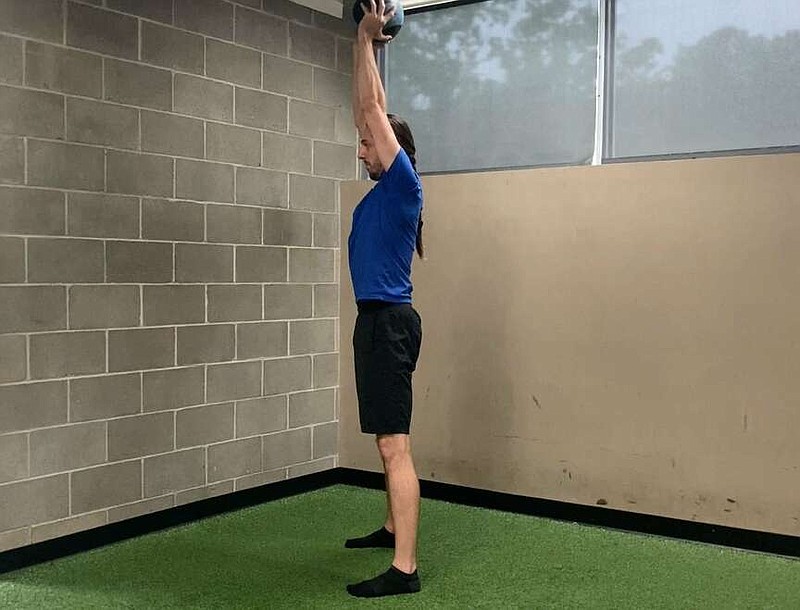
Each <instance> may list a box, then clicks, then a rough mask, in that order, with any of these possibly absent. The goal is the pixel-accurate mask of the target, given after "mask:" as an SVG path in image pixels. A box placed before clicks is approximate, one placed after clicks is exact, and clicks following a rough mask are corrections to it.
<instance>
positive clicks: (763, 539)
mask: <svg viewBox="0 0 800 610" xmlns="http://www.w3.org/2000/svg"><path fill="white" fill-rule="evenodd" d="M339 470H340V471H341V473H340V476H339V478H340V482H341V483H342V484H346V485H355V486H359V487H367V488H370V489H383V488H384V479H383V474H382V473H377V472H366V471H362V470H354V469H350V468H340V469H339ZM420 495H421V496H422V497H423V498H430V499H433V500H442V501H445V502H451V503H453V504H462V505H465V506H476V507H480V508H488V509H493V510H501V511H505V512H512V513H520V514H524V515H531V516H536V517H545V518H548V519H556V520H558V521H570V522H573V523H581V524H584V525H595V526H600V527H606V528H611V529H617V530H623V531H626V532H634V533H639V534H649V535H654V536H662V537H665V538H676V539H679V540H689V541H693V542H702V543H705V544H716V545H720V546H726V547H732V548H737V549H742V550H748V551H759V552H763V553H770V554H773V555H783V556H785V557H791V558H800V537H798V536H789V535H786V534H774V533H771V532H759V531H755V530H747V529H741V528H736V527H728V526H724V525H715V524H710V523H699V522H697V521H686V520H683V519H674V518H671V517H661V516H657V515H647V514H644V513H634V512H629V511H624V510H618V509H614V508H604V507H603V506H589V505H584V504H573V503H570V502H562V501H559V500H546V499H542V498H532V497H528V496H518V495H514V494H509V493H503V492H498V491H488V490H483V489H475V488H472V487H463V486H461V485H453V484H451V483H441V482H439V481H426V480H420Z"/></svg>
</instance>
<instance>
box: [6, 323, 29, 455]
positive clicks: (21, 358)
mask: <svg viewBox="0 0 800 610" xmlns="http://www.w3.org/2000/svg"><path fill="white" fill-rule="evenodd" d="M27 368H28V349H27V346H26V340H25V336H24V335H0V383H11V382H14V381H25V377H26V373H27ZM2 462H3V460H2V459H0V464H2ZM0 469H2V466H0Z"/></svg>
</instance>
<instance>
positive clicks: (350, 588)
mask: <svg viewBox="0 0 800 610" xmlns="http://www.w3.org/2000/svg"><path fill="white" fill-rule="evenodd" d="M420 588H421V584H420V582H419V576H418V575H417V571H416V570H414V572H413V573H412V574H406V573H405V572H401V571H400V570H398V569H397V568H396V567H394V566H391V567H390V568H389V569H388V570H386V572H384V573H383V574H380V575H379V576H376V577H375V578H371V579H370V580H365V581H363V582H360V583H358V584H356V585H347V592H348V593H349V594H350V595H353V596H355V597H383V596H385V595H400V594H402V593H416V592H417V591H419V590H420Z"/></svg>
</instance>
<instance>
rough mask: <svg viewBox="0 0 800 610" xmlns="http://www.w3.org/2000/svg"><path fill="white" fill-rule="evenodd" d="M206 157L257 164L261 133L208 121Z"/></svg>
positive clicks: (259, 162) (259, 159) (259, 161)
mask: <svg viewBox="0 0 800 610" xmlns="http://www.w3.org/2000/svg"><path fill="white" fill-rule="evenodd" d="M206 157H207V158H208V159H213V160H215V161H227V162H228V163H238V164H240V165H252V166H258V165H260V164H261V134H260V133H259V132H258V131H255V130H253V129H244V128H243V127H234V126H233V125H221V124H219V123H208V124H207V125H206ZM231 177H233V172H232V171H231ZM231 200H232V199H231Z"/></svg>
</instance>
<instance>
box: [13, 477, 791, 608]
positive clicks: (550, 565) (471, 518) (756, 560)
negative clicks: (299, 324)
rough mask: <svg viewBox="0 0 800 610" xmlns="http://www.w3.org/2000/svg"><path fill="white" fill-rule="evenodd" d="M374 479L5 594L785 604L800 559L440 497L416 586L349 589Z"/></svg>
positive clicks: (539, 604)
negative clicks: (353, 542)
mask: <svg viewBox="0 0 800 610" xmlns="http://www.w3.org/2000/svg"><path fill="white" fill-rule="evenodd" d="M384 509H385V502H384V497H383V494H382V493H381V492H377V491H372V490H365V489H360V488H354V487H347V486H341V485H339V486H334V487H329V488H326V489H322V490H318V491H314V492H309V493H306V494H302V495H299V496H294V497H291V498H286V499H283V500H278V501H274V502H270V503H267V504H264V505H261V506H257V507H253V508H249V509H244V510H240V511H237V512H234V513H229V514H226V515H221V516H218V517H213V518H209V519H205V520H203V521H199V522H196V523H192V524H188V525H185V526H181V527H177V528H174V529H171V530H166V531H163V532H158V533H154V534H150V535H146V536H142V537H140V538H136V539H133V540H128V541H125V542H120V543H118V544H114V545H111V546H108V547H104V548H100V549H96V550H93V551H89V552H86V553H82V554H80V555H75V556H72V557H67V558H64V559H60V560H57V561H53V562H50V563H47V564H42V565H38V566H34V567H31V568H27V569H24V570H20V571H17V572H12V573H9V574H5V575H3V576H0V607H4V608H5V607H8V608H15V609H25V608H36V609H37V610H41V609H49V608H80V609H81V610H85V609H90V608H103V609H106V608H142V609H144V608H147V609H155V608H326V609H327V608H351V607H356V606H363V607H377V606H380V607H385V608H389V607H391V608H406V607H409V608H410V607H414V608H613V609H615V610H617V609H622V608H636V609H637V610H638V609H642V608H704V609H705V608H725V609H726V610H727V609H731V608H758V609H766V608H786V609H789V608H793V609H796V608H798V606H799V605H800V561H795V560H791V559H786V558H781V557H775V556H771V555H764V554H757V553H750V552H741V551H736V550H732V549H727V548H720V547H714V546H708V545H702V544H695V543H688V542H681V541H676V540H669V539H664V538H656V537H649V536H642V535H637V534H629V533H625V532H620V531H612V530H606V529H601V528H594V527H587V526H581V525H576V524H571V523H563V522H557V521H552V520H547V519H539V518H534V517H529V516H524V515H515V514H509V513H502V512H497V511H489V510H484V509H478V508H470V507H464V506H459V505H454V504H448V503H445V502H438V501H434V500H423V501H422V520H421V523H420V540H419V573H420V577H421V578H422V591H421V592H420V593H416V594H413V595H406V596H400V597H396V598H383V599H379V600H357V599H354V598H351V597H349V596H348V595H347V593H346V591H345V585H346V584H347V583H351V582H357V581H359V580H362V579H364V578H367V577H371V576H374V575H376V574H377V573H378V572H381V571H383V570H385V569H386V568H387V567H388V566H389V564H390V563H391V557H392V555H391V550H390V549H345V548H344V540H345V538H347V537H349V536H354V535H361V534H365V533H367V532H369V531H372V530H374V529H375V528H376V527H379V526H380V525H381V522H382V519H383V513H382V511H383V510H384Z"/></svg>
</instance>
